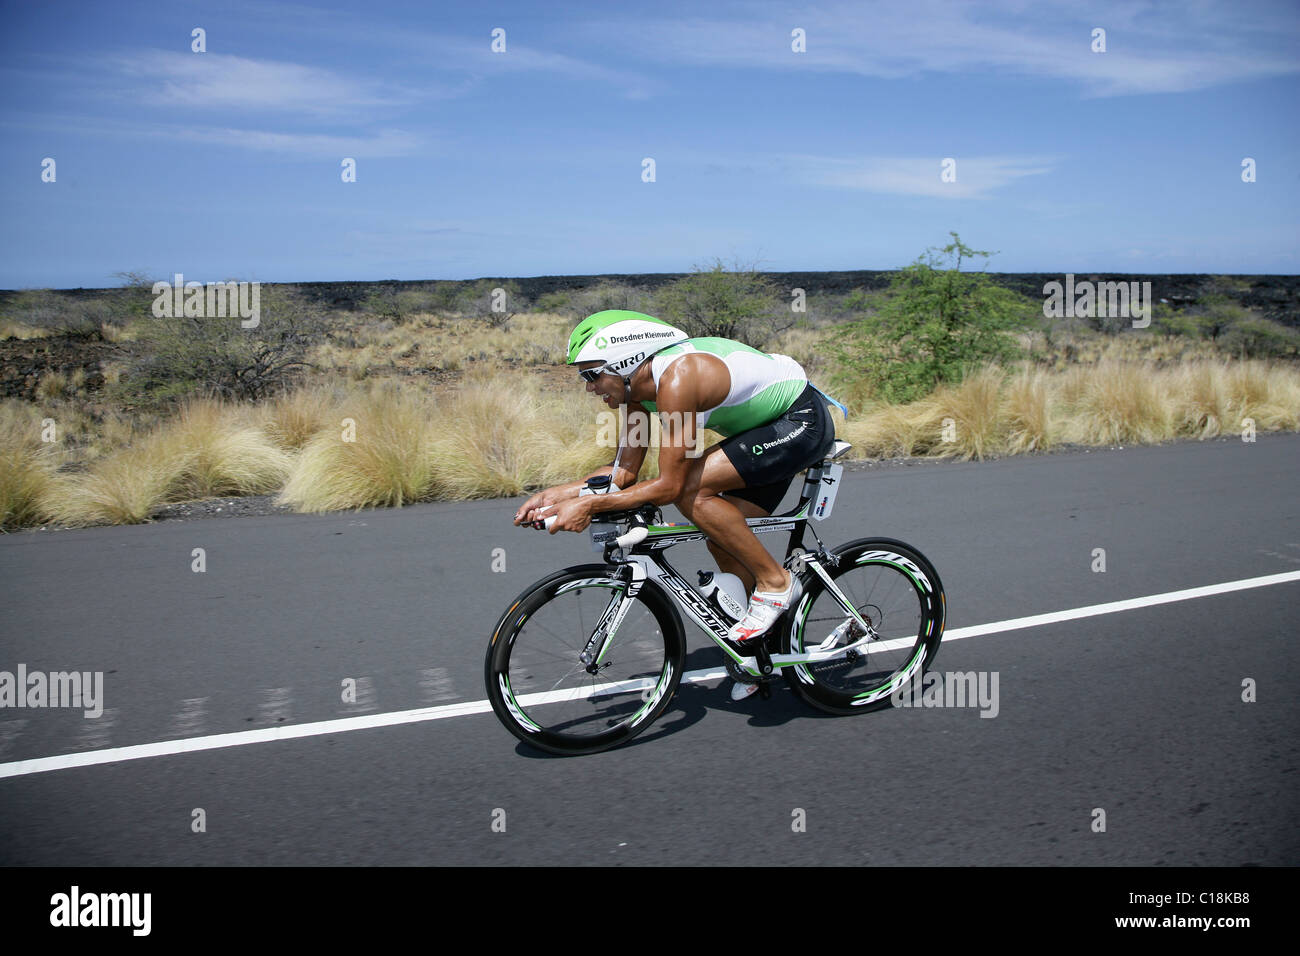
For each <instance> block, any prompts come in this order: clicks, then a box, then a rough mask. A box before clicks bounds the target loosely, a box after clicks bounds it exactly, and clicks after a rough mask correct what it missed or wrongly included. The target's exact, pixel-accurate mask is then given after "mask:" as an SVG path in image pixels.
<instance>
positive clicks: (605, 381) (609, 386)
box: [578, 362, 623, 408]
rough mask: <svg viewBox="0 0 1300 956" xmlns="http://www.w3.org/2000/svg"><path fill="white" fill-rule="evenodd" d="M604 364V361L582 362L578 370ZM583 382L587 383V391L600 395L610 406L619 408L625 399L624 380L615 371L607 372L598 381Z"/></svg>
mask: <svg viewBox="0 0 1300 956" xmlns="http://www.w3.org/2000/svg"><path fill="white" fill-rule="evenodd" d="M603 364H604V363H603V362H582V363H581V364H579V365H578V371H579V372H583V371H586V370H587V369H593V368H600V367H601V366H602V365H603ZM580 381H581V379H580ZM583 384H584V385H586V387H587V391H589V392H592V393H594V394H595V395H597V396H599V397H600V398H601V399H602V400H603V401H604V402H605V404H606V405H608V406H609V407H610V408H617V407H618V404H619V402H620V401H622V399H623V380H622V379H621V378H619V377H618V376H617V375H615V374H614V373H613V372H606V373H605V374H604V375H601V376H600V377H599V378H597V379H596V381H594V382H583Z"/></svg>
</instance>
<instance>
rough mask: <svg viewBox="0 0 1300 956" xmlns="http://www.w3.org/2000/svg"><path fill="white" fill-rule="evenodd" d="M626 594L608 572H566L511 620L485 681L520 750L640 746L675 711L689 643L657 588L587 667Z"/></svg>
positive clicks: (526, 598)
mask: <svg viewBox="0 0 1300 956" xmlns="http://www.w3.org/2000/svg"><path fill="white" fill-rule="evenodd" d="M626 587H627V585H626V582H624V581H623V580H622V578H621V577H619V576H618V573H617V570H616V569H614V568H611V567H610V566H607V565H583V566H579V567H574V568H567V569H565V570H564V571H560V572H558V573H556V574H553V575H551V576H550V577H548V578H545V579H543V580H542V581H539V582H538V583H537V584H536V585H534V586H533V588H531V589H530V590H529V591H527V592H525V593H524V594H523V595H521V596H520V598H519V599H518V600H517V601H516V602H515V603H514V605H512V606H511V608H510V609H509V610H508V611H507V612H506V614H505V615H504V616H503V617H502V619H501V622H500V623H499V624H498V626H497V629H496V632H495V633H494V634H493V636H492V645H491V646H490V647H489V648H488V654H487V661H486V673H485V679H486V682H487V692H488V698H489V700H491V702H492V709H493V711H495V712H496V715H497V717H498V718H499V719H500V720H501V722H502V723H503V724H505V726H506V727H507V729H509V730H510V732H511V733H512V734H514V735H515V736H516V737H518V738H519V739H520V740H522V741H524V742H525V743H527V744H531V745H532V746H534V747H537V748H538V749H540V750H545V751H547V752H548V753H555V754H589V753H596V752H597V751H601V750H608V749H609V748H611V747H617V746H618V745H619V744H623V743H626V742H627V741H629V740H631V739H632V738H633V737H635V736H636V735H637V734H639V733H641V731H643V730H645V728H646V727H649V726H650V724H652V723H653V722H654V721H655V720H656V718H658V717H659V715H660V714H662V713H663V711H664V710H665V709H666V708H667V706H668V703H669V701H670V700H671V699H672V696H673V693H674V692H675V691H676V689H677V683H678V681H680V680H681V675H682V665H683V662H684V660H685V656H686V640H685V635H684V634H683V633H682V626H681V621H680V620H679V619H678V618H677V616H676V614H675V613H674V611H673V609H672V607H671V605H670V604H669V603H668V601H667V599H666V598H665V597H664V596H663V593H662V592H661V591H660V590H659V589H658V588H657V587H655V586H654V585H652V584H649V583H645V584H643V585H642V587H641V590H640V592H639V593H638V594H637V596H636V597H635V598H633V600H632V604H631V606H630V607H629V608H628V609H627V613H626V615H625V616H624V618H623V620H622V622H621V623H620V624H619V626H618V628H617V630H616V631H615V634H614V638H613V640H612V641H610V643H609V645H608V646H607V647H606V648H605V651H604V653H603V654H600V655H599V658H598V659H596V660H592V661H587V662H584V661H583V660H582V657H581V655H582V654H583V653H584V651H589V644H590V643H591V638H592V635H593V633H594V632H595V631H596V630H597V628H598V627H603V626H604V625H605V623H607V621H608V619H609V617H610V616H611V615H612V614H613V612H614V610H615V609H616V607H617V604H618V599H619V598H621V597H622V595H623V593H624V590H625V589H626ZM591 647H592V648H594V649H596V650H599V644H598V643H596V644H592V645H591Z"/></svg>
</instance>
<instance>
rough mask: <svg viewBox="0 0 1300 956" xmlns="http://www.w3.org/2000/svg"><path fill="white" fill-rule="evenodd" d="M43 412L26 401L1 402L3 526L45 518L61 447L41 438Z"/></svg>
mask: <svg viewBox="0 0 1300 956" xmlns="http://www.w3.org/2000/svg"><path fill="white" fill-rule="evenodd" d="M43 419H44V416H43V413H42V412H41V411H40V410H39V409H37V408H33V407H32V406H30V405H27V404H26V403H24V402H19V401H16V400H13V399H7V400H5V401H4V402H0V528H6V529H8V528H21V527H26V526H29V525H34V524H40V523H42V522H43V521H44V520H45V517H46V511H45V494H46V492H47V491H48V489H49V487H50V482H51V481H53V480H54V475H55V472H56V471H57V469H58V467H59V464H60V460H61V457H62V456H61V449H60V448H59V446H58V445H57V444H55V443H52V442H45V441H42V440H41V433H42V430H43V428H44V426H43V425H42V421H43Z"/></svg>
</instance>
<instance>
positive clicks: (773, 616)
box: [727, 572, 803, 645]
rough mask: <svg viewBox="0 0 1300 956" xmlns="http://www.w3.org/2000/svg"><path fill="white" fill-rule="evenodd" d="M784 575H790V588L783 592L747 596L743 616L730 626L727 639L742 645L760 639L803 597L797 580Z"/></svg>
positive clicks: (767, 592)
mask: <svg viewBox="0 0 1300 956" xmlns="http://www.w3.org/2000/svg"><path fill="white" fill-rule="evenodd" d="M786 573H787V574H789V575H790V586H789V587H788V588H786V589H785V590H784V591H775V592H774V591H755V592H754V593H753V594H751V595H750V596H749V607H748V609H746V611H745V616H744V617H743V618H741V619H740V620H739V621H737V622H736V623H735V624H733V625H732V626H731V630H729V631H728V632H727V637H728V639H730V640H732V641H735V642H736V643H738V644H742V645H743V642H746V641H752V640H755V639H756V638H760V637H762V636H763V635H764V634H766V633H767V632H768V631H769V630H770V629H771V627H772V625H773V624H775V623H776V622H777V620H779V619H780V617H781V615H782V614H784V613H785V612H786V611H787V610H789V609H790V607H791V606H792V605H794V604H795V603H796V602H797V601H798V600H799V598H801V597H802V596H803V588H802V587H801V586H800V585H799V579H798V578H797V577H795V575H794V574H793V573H791V572H786Z"/></svg>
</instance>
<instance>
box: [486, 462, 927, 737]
mask: <svg viewBox="0 0 1300 956" xmlns="http://www.w3.org/2000/svg"><path fill="white" fill-rule="evenodd" d="M849 447H850V445H849V444H848V443H846V442H843V441H836V442H835V445H834V447H833V449H832V451H831V453H830V454H829V455H828V456H827V457H826V458H825V460H823V461H821V462H820V463H818V464H816V465H814V466H813V467H810V468H809V469H807V472H806V475H805V479H804V484H803V490H802V494H801V496H800V499H799V502H798V503H797V504H796V505H795V506H794V508H792V509H791V510H790V511H789V512H787V513H785V514H781V515H772V516H769V517H765V518H749V519H747V523H748V525H749V527H750V528H751V529H752V530H753V531H754V533H755V534H767V533H771V532H776V531H789V532H790V540H789V545H788V546H787V549H786V555H785V562H784V566H785V567H786V568H787V569H789V570H790V572H791V573H792V574H796V575H798V577H799V579H800V582H801V584H802V587H803V593H802V596H801V597H800V599H799V600H798V601H797V602H796V603H795V605H794V606H793V607H792V608H791V609H790V610H788V611H786V612H785V614H784V615H783V616H782V618H781V619H780V620H779V621H778V622H777V623H776V624H774V625H773V626H772V628H771V629H770V630H769V631H768V632H767V634H766V635H765V637H764V640H763V642H762V643H761V645H760V647H759V648H758V650H757V654H756V655H754V656H743V655H742V654H741V653H740V652H739V650H738V648H737V647H736V645H734V644H733V643H732V642H731V641H729V640H727V638H726V634H727V631H728V630H729V629H730V627H731V625H732V623H733V622H734V621H735V620H737V619H738V618H739V616H741V615H743V608H737V607H736V606H735V602H734V601H730V600H728V599H727V598H725V597H724V596H723V594H722V593H721V591H720V589H719V590H715V591H714V592H713V593H712V594H710V593H708V592H707V591H702V590H700V589H698V588H696V587H694V586H693V585H691V584H690V583H688V582H687V581H686V580H685V579H684V578H683V577H682V576H681V575H680V574H678V573H677V571H676V570H675V569H674V568H673V567H672V565H670V564H669V563H668V561H667V559H666V557H665V552H666V550H667V549H668V548H671V547H673V546H674V545H678V544H682V543H684V542H687V541H697V540H700V539H702V538H703V537H704V533H703V532H702V531H701V530H700V529H699V528H698V527H696V526H695V525H692V524H688V523H682V522H678V523H664V522H663V518H662V513H661V512H660V510H659V509H658V508H656V507H655V506H653V505H644V506H642V507H640V508H637V509H635V510H631V511H623V512H607V513H604V514H598V515H595V516H593V519H592V523H591V526H590V530H589V533H590V535H591V541H592V546H593V548H594V549H595V550H597V551H600V552H602V553H603V555H604V563H603V564H583V565H575V566H572V567H568V568H564V569H563V570H561V571H557V572H555V573H554V574H551V575H549V576H547V577H545V578H542V579H541V580H540V581H538V582H536V583H535V584H533V585H531V586H530V587H528V588H527V589H526V590H525V591H524V592H523V593H522V594H520V595H519V596H518V597H517V598H516V599H515V600H514V601H513V602H511V604H510V606H509V607H508V608H507V609H506V611H505V612H504V613H503V614H502V615H501V617H500V619H499V620H498V621H497V625H496V627H495V628H494V629H493V631H492V640H491V643H490V644H489V646H488V651H487V659H486V662H485V675H484V677H485V682H486V684H487V693H488V698H489V699H490V700H491V702H492V709H493V711H494V712H495V713H496V715H497V717H498V718H500V720H501V722H502V723H503V724H505V726H506V728H507V729H508V730H509V731H510V732H511V733H512V734H514V735H515V736H516V737H518V738H519V739H520V740H522V741H524V742H525V743H527V744H530V745H532V746H534V747H537V748H538V749H540V750H543V751H546V752H548V753H553V754H566V755H568V754H590V753H596V752H598V751H602V750H608V749H609V748H611V747H616V746H618V745H620V744H624V743H626V742H627V741H629V740H631V739H632V738H633V737H635V736H636V735H637V734H639V733H641V732H642V731H643V730H645V729H646V728H647V727H649V726H650V725H651V724H652V723H654V721H655V720H656V719H657V718H658V717H659V716H660V715H661V714H663V712H664V711H665V710H666V709H667V707H668V705H669V703H670V702H671V700H672V697H673V694H674V693H675V692H676V690H677V686H678V683H679V682H680V681H681V679H682V670H683V666H684V661H685V657H686V636H685V633H684V631H683V627H682V615H683V614H684V615H685V616H686V617H687V618H688V619H690V620H691V621H693V622H694V623H695V624H696V625H698V626H699V627H700V629H701V630H703V631H704V633H705V634H707V635H708V636H709V637H710V638H711V639H712V640H713V641H714V643H716V644H717V645H718V647H720V648H721V649H722V652H723V654H724V656H725V664H726V670H727V673H728V674H730V675H731V677H732V678H733V679H734V680H736V681H739V682H743V683H758V685H759V686H758V690H759V691H760V693H761V694H762V696H763V697H764V698H766V697H768V696H769V695H770V689H769V687H768V684H769V682H770V681H771V680H773V679H775V677H776V675H777V673H778V672H779V673H781V674H784V676H785V680H786V681H787V683H788V684H789V686H790V688H791V689H792V690H793V691H794V692H795V693H796V694H797V695H799V696H800V697H802V698H803V699H804V700H806V701H807V702H808V703H809V704H811V705H812V706H814V707H816V708H819V709H820V710H823V711H826V712H828V713H831V714H861V713H866V712H869V711H873V710H878V709H880V708H882V707H887V706H889V703H890V695H891V694H893V693H894V691H895V690H898V689H900V688H902V687H903V686H905V685H907V684H909V683H910V682H912V681H914V680H919V679H920V677H921V675H922V674H924V673H925V670H926V669H927V668H928V667H929V666H930V664H931V662H932V661H933V660H934V656H935V654H936V653H937V652H938V650H939V644H940V642H941V640H942V639H943V629H944V622H945V618H946V609H947V608H946V601H945V598H944V592H943V585H942V584H941V583H940V581H939V575H938V572H936V571H935V569H934V566H933V565H932V564H931V563H930V562H929V561H928V560H927V559H926V558H925V556H924V555H922V554H921V553H920V552H919V551H917V550H916V549H915V548H913V547H911V546H909V545H907V544H904V543H903V542H901V541H896V540H894V539H892V538H859V539H857V540H855V541H849V542H848V543H846V544H842V545H839V546H838V547H836V548H830V549H828V548H827V547H826V546H825V545H823V544H822V541H821V539H820V538H819V537H818V536H817V533H816V531H815V530H813V529H812V527H811V526H810V525H809V521H810V520H811V521H822V520H825V519H826V518H827V517H829V516H830V514H831V510H832V507H833V505H834V502H835V496H836V493H837V492H838V490H839V486H840V482H841V480H842V476H843V466H842V465H839V464H836V463H835V459H836V458H839V457H840V456H842V455H843V454H844V453H845V452H846V451H847V450H848V449H849ZM608 484H609V478H608V476H600V477H598V478H593V479H590V480H589V482H588V486H589V487H588V489H584V492H590V493H599V491H600V489H601V488H607V487H608ZM547 520H548V521H553V520H554V518H550V519H547ZM806 531H808V532H811V533H812V536H813V539H814V540H815V541H816V547H815V548H814V549H808V548H806V547H805V546H804V536H805V532H806ZM700 578H701V583H702V584H703V583H704V582H705V581H706V580H707V578H708V576H707V575H706V574H704V573H703V572H701V574H700ZM737 611H739V612H740V614H739V615H738V614H737V613H736V612H737Z"/></svg>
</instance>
